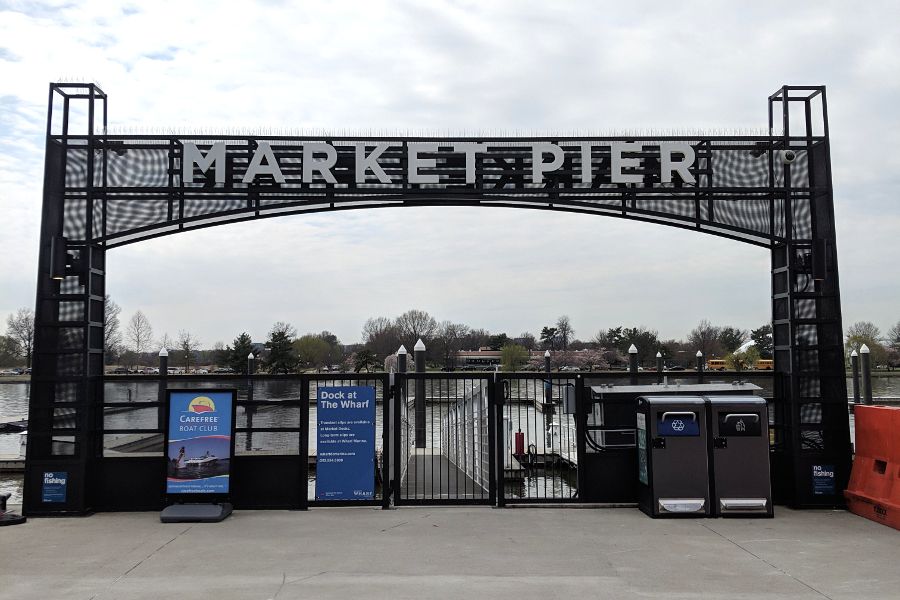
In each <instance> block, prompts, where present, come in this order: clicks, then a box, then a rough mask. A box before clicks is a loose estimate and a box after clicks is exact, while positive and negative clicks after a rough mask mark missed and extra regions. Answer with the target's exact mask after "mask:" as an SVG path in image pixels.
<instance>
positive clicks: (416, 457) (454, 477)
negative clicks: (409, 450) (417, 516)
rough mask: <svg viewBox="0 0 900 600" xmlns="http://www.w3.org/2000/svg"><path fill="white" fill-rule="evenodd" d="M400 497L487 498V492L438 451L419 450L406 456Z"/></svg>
mask: <svg viewBox="0 0 900 600" xmlns="http://www.w3.org/2000/svg"><path fill="white" fill-rule="evenodd" d="M400 494H401V496H402V497H404V498H428V499H432V498H434V499H437V498H460V499H463V498H485V499H486V498H487V497H488V490H486V489H485V488H484V487H482V486H481V485H479V484H478V483H476V482H475V481H474V480H473V479H472V478H471V477H469V476H468V475H466V474H465V472H463V470H462V469H460V468H459V467H458V466H457V465H456V464H455V463H454V462H453V461H451V460H450V459H449V458H447V456H445V455H444V454H441V453H440V451H439V450H434V451H432V449H430V448H419V449H416V450H414V452H413V454H412V455H411V456H410V457H409V463H408V467H407V469H406V474H405V475H404V477H403V479H401V480H400Z"/></svg>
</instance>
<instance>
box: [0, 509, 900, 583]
mask: <svg viewBox="0 0 900 600" xmlns="http://www.w3.org/2000/svg"><path fill="white" fill-rule="evenodd" d="M0 537H2V539H3V546H4V548H5V551H4V556H3V560H2V561H0V582H2V584H0V598H2V599H3V600H6V599H13V598H15V599H17V600H32V599H34V600H46V599H47V598H70V599H84V600H87V599H89V598H95V599H97V600H112V599H115V600H132V599H133V600H137V599H144V598H146V599H153V600H156V599H158V598H168V597H172V598H192V599H204V598H210V599H215V600H230V599H246V598H258V599H260V600H265V599H269V598H272V599H276V600H292V599H300V598H303V599H306V598H316V599H326V600H327V599H330V598H340V599H342V600H345V599H346V598H390V599H391V600H404V599H415V600H421V599H423V598H427V599H444V598H446V599H451V598H452V599H458V598H491V599H492V600H494V599H496V600H503V599H507V598H509V599H515V600H532V599H533V600H549V599H554V598H601V599H603V598H610V599H616V600H623V599H625V600H627V599H631V598H641V599H647V598H650V599H653V598H660V599H662V598H665V599H666V600H672V599H675V600H678V599H687V598H691V599H695V598H699V599H716V600H720V599H722V598H728V599H738V600H740V599H749V598H765V599H767V600H776V599H790V600H812V599H815V600H822V599H823V598H831V599H833V600H841V599H854V600H855V599H859V598H866V599H867V600H880V599H885V600H886V599H891V600H893V599H895V598H897V590H898V589H900V571H898V570H897V561H898V558H900V532H898V531H895V530H893V529H889V528H887V527H885V526H882V525H879V524H877V523H873V522H872V521H869V520H866V519H862V518H860V517H857V516H855V515H852V514H850V513H847V512H843V511H799V512H798V511H792V510H788V509H784V508H781V507H776V511H775V519H674V520H653V519H650V518H648V517H647V516H645V515H644V514H643V513H641V512H639V511H638V510H637V509H571V508H514V509H491V508H487V507H471V506H470V507H440V508H438V507H406V508H400V509H397V510H392V511H382V510H378V509H371V508H319V509H311V510H309V511H308V512H292V511H236V512H235V513H234V514H233V515H232V516H231V517H229V518H228V519H227V520H225V521H224V522H222V523H218V524H193V525H192V524H162V523H160V522H159V513H155V512H152V513H151V512H145V513H106V514H97V515H94V516H91V517H87V518H45V519H34V518H33V519H29V520H28V522H27V523H25V524H23V525H15V526H12V527H4V528H3V530H2V533H0Z"/></svg>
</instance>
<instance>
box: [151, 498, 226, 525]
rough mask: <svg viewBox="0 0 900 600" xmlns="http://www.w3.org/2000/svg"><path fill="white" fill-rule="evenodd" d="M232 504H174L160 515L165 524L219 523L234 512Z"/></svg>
mask: <svg viewBox="0 0 900 600" xmlns="http://www.w3.org/2000/svg"><path fill="white" fill-rule="evenodd" d="M233 508H234V507H233V506H231V503H230V502H222V503H221V504H173V505H171V506H167V507H165V508H164V509H163V511H162V512H161V513H159V520H160V521H161V522H163V523H218V522H219V521H224V520H225V519H226V518H227V517H228V515H230V514H231V511H232V510H233Z"/></svg>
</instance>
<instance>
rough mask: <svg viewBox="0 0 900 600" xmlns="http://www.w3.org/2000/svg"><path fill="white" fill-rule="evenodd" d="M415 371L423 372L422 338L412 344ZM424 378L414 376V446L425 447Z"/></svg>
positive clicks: (423, 348)
mask: <svg viewBox="0 0 900 600" xmlns="http://www.w3.org/2000/svg"><path fill="white" fill-rule="evenodd" d="M413 356H414V357H415V361H416V373H417V374H419V373H423V374H424V373H425V342H423V341H422V338H419V340H418V341H417V342H416V345H415V346H413ZM425 419H426V416H425V378H424V377H422V376H418V377H416V448H424V447H425Z"/></svg>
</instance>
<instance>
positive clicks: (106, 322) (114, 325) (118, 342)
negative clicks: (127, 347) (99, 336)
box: [103, 294, 122, 361]
mask: <svg viewBox="0 0 900 600" xmlns="http://www.w3.org/2000/svg"><path fill="white" fill-rule="evenodd" d="M121 312H122V307H121V306H119V305H118V304H116V303H115V301H114V300H113V299H112V298H110V297H109V294H106V297H105V298H104V300H103V352H104V355H105V356H106V359H107V361H115V360H116V358H117V357H118V356H119V353H120V352H121V351H122V331H121V330H120V329H119V325H120V324H119V313H121Z"/></svg>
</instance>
